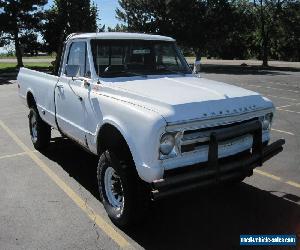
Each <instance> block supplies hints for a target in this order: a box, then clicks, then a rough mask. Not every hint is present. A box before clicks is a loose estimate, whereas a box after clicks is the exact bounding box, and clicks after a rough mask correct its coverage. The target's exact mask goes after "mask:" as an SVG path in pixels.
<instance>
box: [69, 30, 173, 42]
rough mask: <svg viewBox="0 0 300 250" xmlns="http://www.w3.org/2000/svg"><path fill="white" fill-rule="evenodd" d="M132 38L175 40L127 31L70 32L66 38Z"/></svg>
mask: <svg viewBox="0 0 300 250" xmlns="http://www.w3.org/2000/svg"><path fill="white" fill-rule="evenodd" d="M84 38H87V39H107V40H110V39H116V40H120V39H124V40H125V39H134V40H154V41H168V42H175V40H174V39H173V38H171V37H167V36H160V35H149V34H143V33H127V32H99V33H77V34H71V35H69V37H68V38H67V40H73V39H84Z"/></svg>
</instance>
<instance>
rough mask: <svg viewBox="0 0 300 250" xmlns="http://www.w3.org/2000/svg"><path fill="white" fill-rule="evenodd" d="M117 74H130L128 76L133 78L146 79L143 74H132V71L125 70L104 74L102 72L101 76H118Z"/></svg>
mask: <svg viewBox="0 0 300 250" xmlns="http://www.w3.org/2000/svg"><path fill="white" fill-rule="evenodd" d="M118 74H130V75H134V76H142V77H145V78H146V77H147V75H144V74H139V73H136V72H132V71H127V70H119V71H106V72H103V73H102V74H101V76H104V77H105V76H108V75H118Z"/></svg>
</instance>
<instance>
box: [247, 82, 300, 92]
mask: <svg viewBox="0 0 300 250" xmlns="http://www.w3.org/2000/svg"><path fill="white" fill-rule="evenodd" d="M247 86H250V87H255V88H265V89H275V90H279V91H288V92H292V93H300V91H298V90H290V89H279V88H273V87H268V86H261V85H255V84H248V85H247Z"/></svg>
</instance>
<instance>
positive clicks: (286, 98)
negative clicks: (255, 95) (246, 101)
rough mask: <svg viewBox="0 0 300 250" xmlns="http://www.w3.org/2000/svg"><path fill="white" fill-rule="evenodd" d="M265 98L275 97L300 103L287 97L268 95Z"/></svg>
mask: <svg viewBox="0 0 300 250" xmlns="http://www.w3.org/2000/svg"><path fill="white" fill-rule="evenodd" d="M264 96H269V97H274V98H279V99H284V100H290V101H299V99H295V98H290V97H285V96H276V95H269V94H266V95H264Z"/></svg>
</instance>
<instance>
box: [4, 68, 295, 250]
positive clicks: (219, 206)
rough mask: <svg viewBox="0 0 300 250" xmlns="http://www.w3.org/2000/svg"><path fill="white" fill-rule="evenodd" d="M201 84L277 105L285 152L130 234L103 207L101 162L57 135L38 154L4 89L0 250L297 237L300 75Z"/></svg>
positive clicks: (182, 245) (230, 74) (176, 203)
mask: <svg viewBox="0 0 300 250" xmlns="http://www.w3.org/2000/svg"><path fill="white" fill-rule="evenodd" d="M202 77H205V78H209V79H214V80H220V81H223V82H226V83H231V84H235V85H238V86H242V87H244V88H247V89H251V90H254V91H257V92H260V93H261V94H263V95H265V96H266V97H267V98H269V99H271V100H272V101H273V102H274V104H275V105H276V107H277V111H276V115H275V120H274V123H273V130H272V138H273V139H274V140H275V139H278V138H282V137H283V138H285V139H286V145H285V148H284V151H283V152H282V153H281V154H280V155H278V156H276V157H274V158H272V159H271V160H270V161H268V162H267V163H266V164H265V165H264V166H263V167H262V168H259V169H257V171H255V173H254V175H253V176H252V177H250V178H247V179H246V180H245V181H244V182H243V183H242V184H240V185H238V186H237V187H236V188H230V189H224V188H222V189H220V188H214V189H209V190H199V191H194V192H190V193H188V194H182V195H179V196H176V197H172V198H168V199H166V200H162V201H159V202H156V203H154V204H152V205H153V206H152V207H151V214H150V216H149V218H148V219H147V220H146V221H145V223H144V224H143V225H141V226H136V227H135V228H132V229H130V230H126V231H121V230H119V229H118V228H116V227H115V226H114V225H113V224H112V223H111V222H110V221H109V219H108V217H107V216H106V213H105V211H104V208H103V206H102V204H101V202H100V201H99V199H98V191H97V180H96V164H97V158H96V157H92V156H91V155H89V154H88V153H86V152H84V151H83V150H81V149H80V148H79V147H77V146H76V145H74V144H73V143H72V142H70V141H69V140H67V139H62V138H60V137H59V136H58V134H57V133H56V132H53V139H52V142H51V145H50V147H49V149H47V150H46V151H44V152H37V151H35V150H34V148H33V146H32V144H31V141H30V137H29V131H28V121H27V114H28V110H27V108H26V107H24V106H22V105H21V103H20V100H19V98H18V96H17V85H16V81H7V82H5V81H3V82H1V84H0V249H115V248H125V249H133V248H136V249H140V248H145V249H247V248H246V247H241V246H239V236H240V234H298V235H299V236H300V165H299V158H300V150H299V149H300V136H299V133H300V71H296V70H291V71H289V70H284V71H275V70H260V71H256V70H255V71H249V70H241V71H240V70H239V71H235V70H233V71H232V70H228V71H227V70H208V71H206V72H205V73H203V74H202ZM249 249H254V247H251V248H249ZM255 249H256V248H255ZM258 249H265V248H258ZM267 249H282V248H275V247H273V248H272V247H268V248H267ZM284 249H290V248H288V247H284ZM297 249H300V245H299V241H298V246H297Z"/></svg>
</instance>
